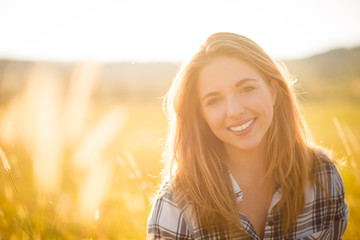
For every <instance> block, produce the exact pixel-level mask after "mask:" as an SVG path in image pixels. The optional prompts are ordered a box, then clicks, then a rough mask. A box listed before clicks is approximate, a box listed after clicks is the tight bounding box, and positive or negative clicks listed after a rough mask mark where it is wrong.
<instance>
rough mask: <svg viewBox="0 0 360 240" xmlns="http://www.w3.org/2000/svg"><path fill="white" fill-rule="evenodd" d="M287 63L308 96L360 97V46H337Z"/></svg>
mask: <svg viewBox="0 0 360 240" xmlns="http://www.w3.org/2000/svg"><path fill="white" fill-rule="evenodd" d="M285 64H286V65H287V67H288V70H289V72H290V73H291V74H293V75H295V77H296V78H297V79H298V81H299V84H300V85H301V86H302V87H303V88H304V90H305V92H307V93H308V95H309V96H312V97H324V96H342V97H347V98H352V99H353V98H356V99H360V47H355V48H349V49H344V48H342V49H335V50H331V51H328V52H325V53H321V54H317V55H314V56H311V57H308V58H304V59H297V60H290V61H285Z"/></svg>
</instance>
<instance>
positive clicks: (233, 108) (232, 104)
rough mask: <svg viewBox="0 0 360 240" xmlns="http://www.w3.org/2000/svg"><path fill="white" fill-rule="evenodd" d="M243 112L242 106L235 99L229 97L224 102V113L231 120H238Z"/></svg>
mask: <svg viewBox="0 0 360 240" xmlns="http://www.w3.org/2000/svg"><path fill="white" fill-rule="evenodd" d="M243 112H244V106H243V104H242V102H241V101H239V99H237V98H236V97H229V98H228V99H227V102H226V113H227V115H228V116H229V117H231V118H239V117H240V116H241V115H242V114H243Z"/></svg>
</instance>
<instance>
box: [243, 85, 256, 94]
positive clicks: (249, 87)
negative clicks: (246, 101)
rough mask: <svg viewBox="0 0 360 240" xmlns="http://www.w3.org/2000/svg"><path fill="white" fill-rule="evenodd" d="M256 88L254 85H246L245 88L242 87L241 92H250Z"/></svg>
mask: <svg viewBox="0 0 360 240" xmlns="http://www.w3.org/2000/svg"><path fill="white" fill-rule="evenodd" d="M254 89H255V87H253V86H247V87H244V88H243V89H241V92H242V93H249V92H251V91H253V90H254Z"/></svg>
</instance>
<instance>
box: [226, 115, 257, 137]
mask: <svg viewBox="0 0 360 240" xmlns="http://www.w3.org/2000/svg"><path fill="white" fill-rule="evenodd" d="M251 120H254V121H253V122H252V123H251V124H250V126H248V127H247V128H246V129H244V130H241V131H236V132H235V131H232V130H230V128H231V127H238V126H241V125H243V124H245V123H247V122H249V121H251ZM255 123H256V118H247V119H243V120H241V121H238V122H236V123H233V124H231V125H229V126H228V127H227V130H229V131H230V132H231V133H232V134H234V135H237V136H244V135H246V134H248V133H249V132H250V131H251V130H252V129H253V128H254V125H255Z"/></svg>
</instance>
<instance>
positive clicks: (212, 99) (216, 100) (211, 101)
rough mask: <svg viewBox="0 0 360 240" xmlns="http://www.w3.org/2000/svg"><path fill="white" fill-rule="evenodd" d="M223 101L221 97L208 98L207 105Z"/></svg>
mask: <svg viewBox="0 0 360 240" xmlns="http://www.w3.org/2000/svg"><path fill="white" fill-rule="evenodd" d="M220 101H221V98H218V97H216V98H211V99H210V100H208V101H207V102H206V106H211V105H215V104H216V103H218V102H220Z"/></svg>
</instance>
